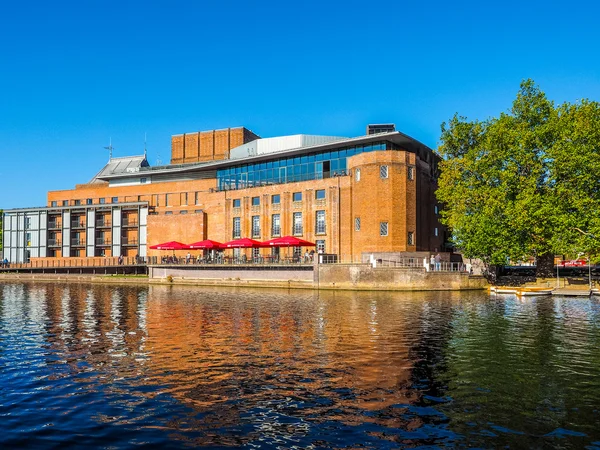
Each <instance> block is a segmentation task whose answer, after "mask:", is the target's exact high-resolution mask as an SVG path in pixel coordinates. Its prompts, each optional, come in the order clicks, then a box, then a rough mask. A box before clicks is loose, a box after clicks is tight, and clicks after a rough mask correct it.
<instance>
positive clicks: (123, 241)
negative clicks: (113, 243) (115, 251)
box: [121, 236, 138, 246]
mask: <svg viewBox="0 0 600 450" xmlns="http://www.w3.org/2000/svg"><path fill="white" fill-rule="evenodd" d="M121 245H127V246H129V245H131V246H137V245H138V241H137V239H136V238H128V237H125V236H123V237H122V238H121Z"/></svg>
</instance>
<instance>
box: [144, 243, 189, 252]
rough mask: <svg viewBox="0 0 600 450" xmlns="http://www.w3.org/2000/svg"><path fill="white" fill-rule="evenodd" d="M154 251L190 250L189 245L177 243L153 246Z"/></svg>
mask: <svg viewBox="0 0 600 450" xmlns="http://www.w3.org/2000/svg"><path fill="white" fill-rule="evenodd" d="M150 248H151V249H152V250H188V249H189V248H190V247H189V245H185V244H182V243H181V242H177V241H170V242H165V243H164V244H156V245H151V246H150Z"/></svg>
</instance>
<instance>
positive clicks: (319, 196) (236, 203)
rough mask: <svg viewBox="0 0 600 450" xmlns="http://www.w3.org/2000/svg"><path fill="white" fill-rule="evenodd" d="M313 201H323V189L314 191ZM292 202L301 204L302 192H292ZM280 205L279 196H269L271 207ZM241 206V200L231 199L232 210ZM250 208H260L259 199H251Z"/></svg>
mask: <svg viewBox="0 0 600 450" xmlns="http://www.w3.org/2000/svg"><path fill="white" fill-rule="evenodd" d="M315 200H325V189H317V190H316V191H315ZM292 201H294V202H301V201H302V192H294V193H293V194H292ZM280 203H281V195H280V194H273V195H271V204H272V205H278V204H280ZM241 206H242V199H241V198H234V199H233V207H234V208H241ZM252 206H260V197H259V196H257V197H252Z"/></svg>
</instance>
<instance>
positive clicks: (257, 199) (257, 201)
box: [252, 197, 260, 206]
mask: <svg viewBox="0 0 600 450" xmlns="http://www.w3.org/2000/svg"><path fill="white" fill-rule="evenodd" d="M252 206H260V197H252Z"/></svg>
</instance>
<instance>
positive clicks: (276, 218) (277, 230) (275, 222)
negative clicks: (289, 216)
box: [271, 214, 281, 236]
mask: <svg viewBox="0 0 600 450" xmlns="http://www.w3.org/2000/svg"><path fill="white" fill-rule="evenodd" d="M280 217H281V216H280V215H279V214H273V216H272V217H271V236H281V219H280Z"/></svg>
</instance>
